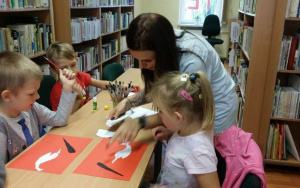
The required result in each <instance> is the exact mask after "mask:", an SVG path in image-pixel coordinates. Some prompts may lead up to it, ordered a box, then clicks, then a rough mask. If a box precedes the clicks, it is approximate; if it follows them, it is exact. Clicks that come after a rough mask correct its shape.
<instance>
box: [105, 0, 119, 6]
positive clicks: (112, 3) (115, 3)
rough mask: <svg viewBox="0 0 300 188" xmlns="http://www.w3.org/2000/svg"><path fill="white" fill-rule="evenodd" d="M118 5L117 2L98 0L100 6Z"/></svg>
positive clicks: (117, 0) (113, 0)
mask: <svg viewBox="0 0 300 188" xmlns="http://www.w3.org/2000/svg"><path fill="white" fill-rule="evenodd" d="M119 4H120V2H119V0H100V6H117V5H119Z"/></svg>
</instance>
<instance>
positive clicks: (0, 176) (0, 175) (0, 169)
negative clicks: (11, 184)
mask: <svg viewBox="0 0 300 188" xmlns="http://www.w3.org/2000/svg"><path fill="white" fill-rule="evenodd" d="M5 178H6V171H5V164H4V162H3V161H2V160H0V187H4V185H5Z"/></svg>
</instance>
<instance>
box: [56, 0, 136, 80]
mask: <svg viewBox="0 0 300 188" xmlns="http://www.w3.org/2000/svg"><path fill="white" fill-rule="evenodd" d="M119 3H120V1H119ZM133 3H134V1H133ZM53 11H54V21H55V29H56V41H63V42H68V43H70V44H72V38H71V24H70V23H71V18H72V17H96V18H97V19H101V14H102V13H104V12H108V11H111V12H117V17H118V20H119V25H118V28H117V29H115V30H114V31H112V32H105V33H101V35H100V37H99V38H97V39H93V40H90V41H84V42H81V43H76V44H73V46H74V47H75V46H80V45H98V46H99V56H100V58H99V62H98V63H96V64H95V65H93V66H92V67H91V68H92V69H97V70H98V71H99V72H100V74H101V77H102V70H103V68H104V66H106V65H107V64H110V63H112V62H117V63H121V56H122V55H124V54H129V50H128V49H127V50H123V51H120V38H121V36H122V35H125V34H126V30H127V28H122V27H121V13H124V12H132V14H133V15H134V4H133V5H113V6H96V7H71V6H70V2H69V1H61V0H53ZM113 39H117V40H118V43H119V49H118V52H117V53H116V54H112V55H111V56H110V57H108V58H105V59H104V58H103V57H102V46H103V44H104V43H105V42H106V41H109V40H113ZM132 62H133V61H132Z"/></svg>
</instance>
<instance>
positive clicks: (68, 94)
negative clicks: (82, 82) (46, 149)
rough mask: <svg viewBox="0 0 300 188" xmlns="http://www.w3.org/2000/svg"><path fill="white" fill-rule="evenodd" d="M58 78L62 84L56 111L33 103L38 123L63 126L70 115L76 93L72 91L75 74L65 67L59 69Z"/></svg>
mask: <svg viewBox="0 0 300 188" xmlns="http://www.w3.org/2000/svg"><path fill="white" fill-rule="evenodd" d="M59 77H60V80H61V83H62V85H63V89H62V93H61V97H60V101H59V105H58V108H57V111H56V112H54V111H50V110H49V109H48V108H46V107H44V106H43V105H40V104H38V103H35V104H34V106H33V107H34V109H35V111H36V113H37V117H38V119H39V122H38V123H39V124H43V125H49V126H64V125H66V124H67V122H68V119H69V116H70V115H71V112H72V109H73V105H74V102H75V99H76V96H77V93H75V92H73V86H74V84H76V78H75V74H74V73H73V72H72V71H70V70H67V69H64V70H63V71H62V70H60V76H59Z"/></svg>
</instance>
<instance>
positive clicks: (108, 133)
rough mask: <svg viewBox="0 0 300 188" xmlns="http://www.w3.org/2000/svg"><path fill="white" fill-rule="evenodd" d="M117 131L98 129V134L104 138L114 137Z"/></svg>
mask: <svg viewBox="0 0 300 188" xmlns="http://www.w3.org/2000/svg"><path fill="white" fill-rule="evenodd" d="M114 134H115V132H112V131H108V130H104V129H98V131H97V134H96V135H97V136H99V137H102V138H111V137H113V136H114Z"/></svg>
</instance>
